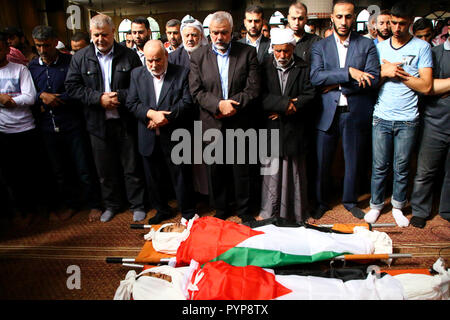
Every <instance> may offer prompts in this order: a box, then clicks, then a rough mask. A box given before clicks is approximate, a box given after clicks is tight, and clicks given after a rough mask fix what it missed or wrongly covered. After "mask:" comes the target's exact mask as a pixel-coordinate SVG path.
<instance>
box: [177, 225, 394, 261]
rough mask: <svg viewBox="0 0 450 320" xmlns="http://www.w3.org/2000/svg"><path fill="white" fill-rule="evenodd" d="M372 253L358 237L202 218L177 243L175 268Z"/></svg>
mask: <svg viewBox="0 0 450 320" xmlns="http://www.w3.org/2000/svg"><path fill="white" fill-rule="evenodd" d="M367 232H370V231H367ZM389 240H390V239H389ZM391 245H392V243H391ZM372 253H374V244H373V242H372V240H371V239H370V238H369V237H366V236H363V235H361V234H356V233H355V234H339V233H331V232H321V231H319V230H316V229H313V228H307V227H304V226H303V227H278V226H275V225H264V226H261V227H257V228H254V229H252V228H250V227H248V226H245V225H242V224H237V223H234V222H231V221H224V220H221V219H217V218H214V217H202V218H200V219H197V220H196V221H195V222H194V223H193V225H192V228H191V230H190V234H189V237H187V239H186V240H184V241H183V242H181V244H180V247H179V248H178V250H177V254H176V266H184V265H189V264H190V262H191V260H192V259H193V260H195V261H197V262H199V263H200V264H204V263H206V262H213V261H224V262H226V263H228V264H230V265H233V266H248V265H253V266H259V267H263V268H274V267H280V266H285V265H292V264H302V263H312V262H316V261H321V260H328V259H332V258H334V257H337V256H340V255H344V254H372ZM380 253H381V252H380Z"/></svg>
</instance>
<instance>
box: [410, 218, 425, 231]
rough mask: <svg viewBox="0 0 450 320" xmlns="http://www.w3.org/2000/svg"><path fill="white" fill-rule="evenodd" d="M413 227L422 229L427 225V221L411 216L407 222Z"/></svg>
mask: <svg viewBox="0 0 450 320" xmlns="http://www.w3.org/2000/svg"><path fill="white" fill-rule="evenodd" d="M409 223H411V224H412V225H413V226H414V227H416V228H420V229H423V228H424V227H425V225H426V224H427V220H426V219H425V218H421V217H417V216H413V217H412V218H411V220H410V221H409Z"/></svg>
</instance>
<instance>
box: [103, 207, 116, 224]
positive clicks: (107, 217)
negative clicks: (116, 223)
mask: <svg viewBox="0 0 450 320" xmlns="http://www.w3.org/2000/svg"><path fill="white" fill-rule="evenodd" d="M113 217H114V213H113V212H112V211H110V210H106V211H105V212H103V213H102V216H101V217H100V221H101V222H108V221H109V220H111V219H112V218H113Z"/></svg>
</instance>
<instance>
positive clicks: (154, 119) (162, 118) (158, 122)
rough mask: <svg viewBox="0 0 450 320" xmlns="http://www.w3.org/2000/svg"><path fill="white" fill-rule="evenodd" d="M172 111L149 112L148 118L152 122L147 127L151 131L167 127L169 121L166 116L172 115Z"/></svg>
mask: <svg viewBox="0 0 450 320" xmlns="http://www.w3.org/2000/svg"><path fill="white" fill-rule="evenodd" d="M171 113H172V112H170V111H156V110H152V109H150V110H148V112H147V118H148V119H149V120H150V121H149V122H148V125H147V129H150V130H156V129H158V128H160V127H163V126H165V125H166V124H168V123H169V120H167V118H166V115H169V114H171Z"/></svg>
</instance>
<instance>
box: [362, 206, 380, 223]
mask: <svg viewBox="0 0 450 320" xmlns="http://www.w3.org/2000/svg"><path fill="white" fill-rule="evenodd" d="M380 213H381V210H378V209H370V211H369V212H367V213H366V214H365V215H364V220H366V222H367V223H374V222H375V221H377V219H378V217H379V216H380Z"/></svg>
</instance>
